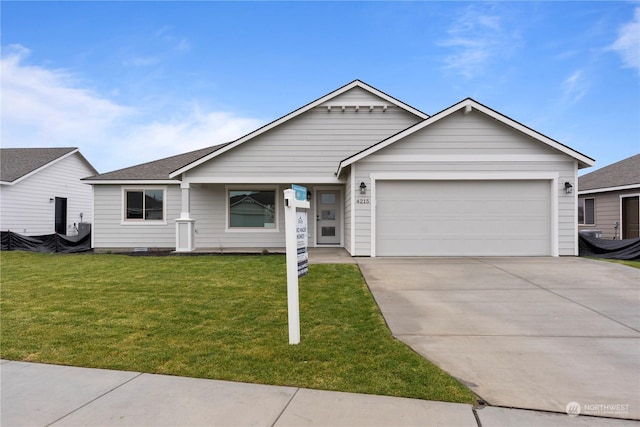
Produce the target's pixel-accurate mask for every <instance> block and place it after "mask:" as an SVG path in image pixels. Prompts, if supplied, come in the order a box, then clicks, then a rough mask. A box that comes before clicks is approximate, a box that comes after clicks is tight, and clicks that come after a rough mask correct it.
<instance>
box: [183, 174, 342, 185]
mask: <svg viewBox="0 0 640 427" xmlns="http://www.w3.org/2000/svg"><path fill="white" fill-rule="evenodd" d="M175 182H177V183H180V182H182V183H188V184H233V185H236V184H240V185H245V184H247V185H253V184H257V185H265V184H272V185H278V184H282V183H296V182H304V183H306V184H309V185H311V184H335V185H344V181H342V180H339V179H338V178H336V177H335V176H334V175H328V176H325V177H322V176H320V177H318V176H241V177H217V178H209V177H196V178H190V177H189V176H188V175H187V176H186V177H185V178H184V180H182V181H175Z"/></svg>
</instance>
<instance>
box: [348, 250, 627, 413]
mask: <svg viewBox="0 0 640 427" xmlns="http://www.w3.org/2000/svg"><path fill="white" fill-rule="evenodd" d="M357 263H358V265H359V266H360V269H361V270H362V273H363V275H364V277H365V279H366V281H367V283H368V284H369V287H370V288H371V291H372V292H373V295H374V297H375V299H376V301H377V302H378V304H379V306H380V308H381V310H382V313H383V315H384V317H385V319H386V320H387V323H388V324H389V327H390V328H391V331H392V332H393V334H394V335H395V336H396V337H397V338H398V339H400V340H402V341H404V342H405V343H407V344H408V345H409V346H411V347H412V348H413V349H415V351H417V352H418V353H420V354H422V355H423V356H425V357H426V358H428V359H429V360H431V361H432V362H434V363H435V364H437V365H438V366H440V367H441V368H442V369H444V370H446V371H447V372H449V373H451V374H452V375H453V376H455V377H456V378H458V379H460V380H461V381H463V382H464V383H465V384H467V385H468V386H469V387H470V388H471V389H472V390H473V391H474V392H475V393H477V394H478V395H479V396H480V397H482V398H483V399H484V400H486V401H487V403H489V404H490V405H496V406H504V407H514V408H526V409H537V410H546V411H553V412H565V411H566V410H567V405H570V406H571V408H572V410H573V411H576V408H577V409H578V410H579V411H580V413H581V414H585V415H596V416H604V417H613V418H630V419H640V270H637V269H633V268H631V267H626V266H622V265H617V264H611V263H606V262H601V261H594V260H588V259H583V258H573V257H571V258H358V259H357ZM576 404H577V405H579V406H577V405H576Z"/></svg>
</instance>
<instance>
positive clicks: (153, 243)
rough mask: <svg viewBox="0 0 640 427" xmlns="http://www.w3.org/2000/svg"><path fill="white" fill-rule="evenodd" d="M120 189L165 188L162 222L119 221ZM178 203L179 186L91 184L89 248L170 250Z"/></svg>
mask: <svg viewBox="0 0 640 427" xmlns="http://www.w3.org/2000/svg"><path fill="white" fill-rule="evenodd" d="M123 188H130V189H134V188H135V189H159V188H165V189H166V191H165V200H164V203H165V204H166V211H165V212H166V218H165V221H162V222H155V221H145V222H139V223H136V222H123V212H124V206H123ZM181 200H182V199H181V193H180V186H179V185H94V208H95V217H94V224H93V247H94V248H96V249H100V250H110V249H113V250H119V249H133V248H149V249H174V248H175V246H176V225H175V220H176V219H177V218H179V216H180V207H181Z"/></svg>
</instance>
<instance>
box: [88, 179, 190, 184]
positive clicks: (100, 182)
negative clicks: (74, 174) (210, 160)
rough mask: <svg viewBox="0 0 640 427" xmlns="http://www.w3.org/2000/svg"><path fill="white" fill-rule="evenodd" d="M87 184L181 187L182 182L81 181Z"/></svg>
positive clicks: (164, 180) (147, 180)
mask: <svg viewBox="0 0 640 427" xmlns="http://www.w3.org/2000/svg"><path fill="white" fill-rule="evenodd" d="M81 181H82V182H84V183H85V184H91V185H101V184H104V185H180V183H181V181H179V180H177V179H157V180H153V179H145V180H135V179H129V180H125V179H109V180H104V179H93V180H92V179H83V180H81Z"/></svg>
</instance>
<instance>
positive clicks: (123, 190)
mask: <svg viewBox="0 0 640 427" xmlns="http://www.w3.org/2000/svg"><path fill="white" fill-rule="evenodd" d="M146 190H162V220H157V219H144V218H142V219H127V215H126V211H127V197H126V194H127V191H142V192H143V197H144V191H146ZM120 195H121V204H120V225H125V226H130V225H142V226H145V227H152V226H160V225H167V224H168V220H167V204H168V200H167V199H168V196H169V192H168V191H167V187H166V186H161V185H146V186H139V185H123V186H121V187H120ZM143 215H144V214H143Z"/></svg>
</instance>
